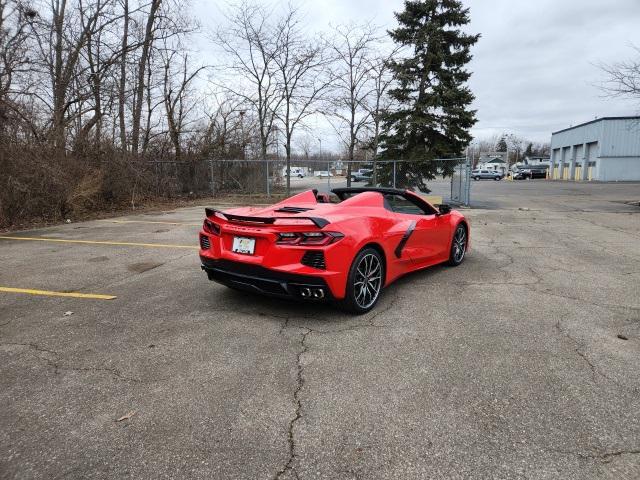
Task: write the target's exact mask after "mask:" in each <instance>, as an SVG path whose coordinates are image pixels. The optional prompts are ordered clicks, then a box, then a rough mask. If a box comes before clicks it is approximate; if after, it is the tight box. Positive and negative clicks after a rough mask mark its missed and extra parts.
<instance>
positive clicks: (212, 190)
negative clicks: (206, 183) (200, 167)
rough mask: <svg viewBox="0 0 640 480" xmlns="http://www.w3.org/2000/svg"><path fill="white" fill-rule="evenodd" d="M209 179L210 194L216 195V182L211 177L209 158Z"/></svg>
mask: <svg viewBox="0 0 640 480" xmlns="http://www.w3.org/2000/svg"><path fill="white" fill-rule="evenodd" d="M209 180H210V181H211V185H210V187H211V196H212V197H215V195H216V182H215V181H214V179H213V160H209Z"/></svg>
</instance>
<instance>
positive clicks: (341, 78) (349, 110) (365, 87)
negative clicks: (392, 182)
mask: <svg viewBox="0 0 640 480" xmlns="http://www.w3.org/2000/svg"><path fill="white" fill-rule="evenodd" d="M378 41H379V38H378V36H377V33H376V29H375V27H374V26H373V25H371V24H365V25H353V24H352V25H347V26H341V27H336V28H335V39H334V40H333V41H332V42H331V44H330V48H331V50H332V51H333V53H334V57H335V63H334V65H335V66H334V71H333V82H332V98H331V102H330V108H329V111H328V114H329V119H330V122H331V124H332V125H333V127H334V130H335V131H336V133H337V134H338V136H339V137H340V138H341V140H342V142H343V144H344V145H345V148H346V150H347V156H348V160H350V162H349V163H348V166H347V186H351V161H353V159H354V151H355V148H356V144H357V143H358V142H359V136H360V134H361V133H362V132H363V131H364V130H365V128H366V126H367V124H368V122H369V121H370V120H371V113H370V111H368V110H367V108H365V105H366V103H367V101H368V97H369V96H370V95H371V93H372V91H373V86H372V85H371V70H372V65H373V64H372V56H373V52H374V46H375V44H376V43H377V42H378Z"/></svg>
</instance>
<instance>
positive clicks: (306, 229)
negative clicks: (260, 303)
mask: <svg viewBox="0 0 640 480" xmlns="http://www.w3.org/2000/svg"><path fill="white" fill-rule="evenodd" d="M333 194H335V197H337V199H336V198H335V197H333V199H332V198H331V197H330V196H329V194H326V193H318V192H317V191H315V190H309V191H306V192H303V193H300V194H298V195H294V196H292V197H290V198H288V199H286V200H283V201H282V202H280V203H276V204H275V205H272V206H269V207H266V208H265V207H246V208H236V209H231V210H226V211H220V210H215V209H210V208H207V209H205V212H206V218H205V220H204V225H203V227H202V231H201V232H200V259H201V261H202V269H203V270H204V271H205V272H206V273H207V275H208V277H209V279H210V280H215V281H216V282H219V283H222V284H223V285H226V286H228V287H231V288H235V289H241V290H247V291H251V292H257V293H262V294H267V295H271V296H276V297H283V298H295V299H300V300H304V301H310V302H314V301H316V302H317V301H331V302H335V303H340V304H341V305H342V306H343V307H344V308H346V309H347V310H348V311H350V312H353V313H364V312H367V311H369V310H371V309H372V308H373V307H374V306H375V304H376V302H377V301H378V298H379V297H380V292H381V291H382V288H383V287H385V286H387V285H389V284H390V283H391V282H393V281H394V280H396V279H397V278H399V277H400V276H402V275H404V274H406V273H409V272H412V271H415V270H420V269H422V268H425V267H429V266H431V265H435V264H439V263H444V262H447V263H448V264H449V265H454V266H455V265H459V264H460V263H462V261H463V260H464V256H465V253H466V251H467V249H468V247H469V223H468V222H467V220H466V219H465V218H464V216H463V215H462V214H461V213H460V212H458V211H456V210H452V209H451V208H450V207H449V206H448V205H439V206H438V207H437V208H436V207H435V206H433V205H431V204H430V203H428V202H427V201H425V200H424V199H423V198H421V197H420V196H418V195H416V194H415V193H413V192H410V191H406V190H398V189H391V188H336V189H334V190H333Z"/></svg>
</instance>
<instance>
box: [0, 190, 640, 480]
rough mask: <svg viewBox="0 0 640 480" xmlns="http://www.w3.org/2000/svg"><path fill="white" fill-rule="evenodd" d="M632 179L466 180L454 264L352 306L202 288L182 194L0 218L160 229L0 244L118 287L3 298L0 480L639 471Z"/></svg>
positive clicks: (84, 284) (45, 279)
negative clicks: (159, 200) (101, 212)
mask: <svg viewBox="0 0 640 480" xmlns="http://www.w3.org/2000/svg"><path fill="white" fill-rule="evenodd" d="M446 188H447V184H446V183H442V184H436V185H435V186H434V193H436V194H438V193H440V192H439V191H438V189H441V190H443V192H442V193H445V192H446ZM639 197H640V185H639V184H573V183H561V182H545V181H539V182H536V181H531V182H519V183H518V182H478V183H476V184H474V185H473V199H474V201H475V206H476V208H473V209H471V210H465V214H466V215H468V217H469V218H470V220H471V223H472V234H471V239H472V248H471V251H470V253H469V255H468V257H467V259H466V261H465V262H464V263H463V265H461V266H460V267H457V268H449V267H444V266H442V267H435V268H432V269H429V270H426V271H424V272H420V273H417V274H413V275H410V276H407V277H405V278H403V279H401V280H400V281H398V282H397V283H395V284H393V285H392V286H390V287H389V288H387V289H386V290H385V291H384V294H383V296H382V298H381V301H380V303H379V305H378V306H377V308H376V309H375V310H374V311H372V312H370V313H369V314H367V315H365V316H360V317H355V316H349V315H346V314H344V313H342V312H340V311H338V310H335V309H332V308H330V307H325V306H322V307H318V306H310V305H304V304H293V303H288V302H283V301H277V300H271V299H266V298H261V297H256V296H252V295H247V294H243V293H239V292H235V291H231V290H228V289H226V288H224V287H222V286H219V285H217V284H214V283H211V282H208V281H207V279H206V276H205V275H204V274H203V273H202V272H201V271H200V269H199V260H198V257H197V250H196V249H193V250H190V249H178V248H171V247H170V245H196V232H197V230H198V227H197V226H196V225H198V224H199V223H200V221H201V219H202V214H203V211H202V208H186V209H179V210H173V211H169V212H163V213H152V214H139V215H135V214H132V215H129V216H126V217H122V218H118V219H113V220H107V221H91V222H84V223H79V224H74V223H72V224H68V225H62V226H57V227H51V228H45V229H41V230H35V231H29V232H19V233H14V234H13V235H15V236H25V237H27V236H28V237H46V238H55V239H66V240H81V241H82V240H86V241H105V242H127V243H140V244H154V243H155V244H164V245H169V247H166V248H153V247H143V246H132V245H128V246H126V245H119V246H117V245H108V244H83V243H61V242H59V243H54V242H40V241H19V240H0V264H1V265H2V269H0V286H5V287H15V288H25V289H41V290H50V291H58V292H75V291H78V292H85V293H97V294H108V295H115V296H117V298H116V299H114V300H95V299H80V298H60V297H47V296H38V295H29V294H16V293H2V292H0V405H2V408H0V427H1V428H0V478H3V479H30V478H38V479H39V478H47V479H49V478H69V479H76V478H77V479H80V478H82V479H84V478H148V479H158V478H203V479H204V478H206V479H210V478H224V479H230V478H238V479H245V478H255V479H276V478H280V479H296V478H299V479H312V478H331V479H373V478H375V479H383V478H390V479H391V478H393V479H397V478H424V479H438V478H447V479H452V478H453V479H456V478H460V479H467V478H492V479H493V478H504V479H508V478H509V479H510V478H517V479H520V478H523V479H524V478H527V479H547V478H548V479H557V478H562V479H586V478H589V479H591V478H606V479H637V478H640V247H639V246H638V245H639V241H640V209H639V208H638V207H637V206H633V205H629V204H627V202H630V201H634V200H635V201H636V202H637V201H638V199H639ZM147 222H166V223H164V224H159V223H147ZM65 312H66V313H67V314H66V315H65ZM68 312H72V313H68ZM625 339H626V340H625ZM123 417H126V418H123Z"/></svg>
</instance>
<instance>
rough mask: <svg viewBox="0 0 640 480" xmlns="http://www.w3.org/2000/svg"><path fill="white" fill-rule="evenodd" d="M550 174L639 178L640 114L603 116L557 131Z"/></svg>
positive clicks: (580, 177) (561, 177)
mask: <svg viewBox="0 0 640 480" xmlns="http://www.w3.org/2000/svg"><path fill="white" fill-rule="evenodd" d="M549 178H552V179H556V180H577V181H586V180H599V181H603V182H611V181H624V180H640V117H603V118H598V119H596V120H592V121H590V122H586V123H583V124H581V125H576V126H575V127H570V128H565V129H564V130H559V131H557V132H554V133H553V134H552V135H551V161H550V167H549Z"/></svg>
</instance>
